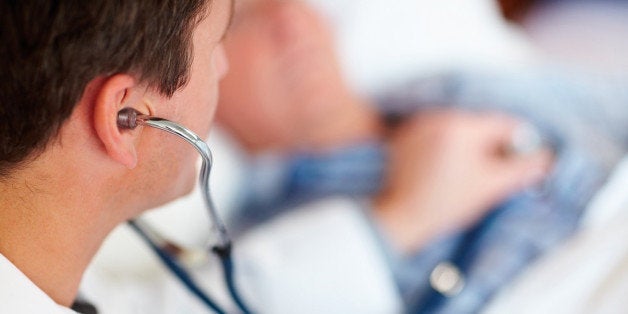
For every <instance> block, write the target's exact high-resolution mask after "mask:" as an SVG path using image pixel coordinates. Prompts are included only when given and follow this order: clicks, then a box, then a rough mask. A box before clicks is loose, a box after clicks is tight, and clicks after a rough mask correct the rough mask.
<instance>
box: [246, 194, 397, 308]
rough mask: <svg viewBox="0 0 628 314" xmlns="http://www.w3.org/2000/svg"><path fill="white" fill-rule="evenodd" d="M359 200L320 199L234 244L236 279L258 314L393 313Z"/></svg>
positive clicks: (393, 299) (391, 290)
mask: <svg viewBox="0 0 628 314" xmlns="http://www.w3.org/2000/svg"><path fill="white" fill-rule="evenodd" d="M362 210H363V209H362V208H361V206H360V203H359V202H357V201H355V200H353V199H350V198H334V199H328V200H325V201H321V202H318V203H315V204H312V205H309V206H307V207H305V208H302V209H300V210H297V211H295V212H292V213H290V214H288V215H286V216H284V217H281V218H280V219H278V220H275V221H273V222H271V223H269V224H267V225H265V226H263V227H261V228H259V229H257V230H255V231H253V232H251V233H250V234H248V235H247V236H246V237H245V238H244V239H242V241H240V242H237V243H236V247H235V248H236V250H235V253H234V254H235V258H236V263H237V264H236V265H237V274H236V276H237V282H238V285H239V287H240V289H241V290H242V291H243V292H244V296H245V299H246V300H247V301H248V302H249V303H250V304H251V306H252V307H253V308H254V309H255V311H256V312H259V313H399V312H401V311H402V305H401V304H402V301H401V298H400V296H399V294H398V292H397V288H396V286H395V283H394V280H393V277H392V274H391V271H390V269H389V267H388V265H387V262H386V257H385V255H384V253H383V252H384V251H383V250H382V248H381V247H380V246H379V242H378V240H377V238H376V235H375V234H374V232H373V230H372V228H371V226H370V225H369V223H368V221H367V219H366V217H365V215H364V213H363V212H362Z"/></svg>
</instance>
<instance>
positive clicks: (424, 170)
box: [374, 110, 552, 252]
mask: <svg viewBox="0 0 628 314" xmlns="http://www.w3.org/2000/svg"><path fill="white" fill-rule="evenodd" d="M519 126H521V123H519V122H517V121H516V120H514V119H512V118H509V117H506V116H504V115H499V114H488V113H470V112H463V111H454V110H447V111H434V112H424V113H420V114H419V115H418V116H417V117H415V118H413V119H411V120H410V121H407V122H406V123H405V124H404V125H402V126H400V128H399V129H397V130H396V131H395V132H394V134H392V138H391V139H390V145H391V147H390V149H391V160H390V162H389V164H390V166H389V167H390V168H389V169H388V178H387V182H386V185H385V189H384V191H383V192H382V193H381V194H380V195H379V196H378V197H377V198H376V199H375V202H374V204H375V217H376V219H377V221H378V223H379V224H380V226H381V228H382V229H383V231H384V233H385V234H386V235H387V237H388V238H389V240H390V241H391V242H392V244H393V246H395V247H396V249H398V251H400V252H411V251H414V250H417V249H420V248H421V247H422V246H423V245H425V244H426V243H428V242H429V241H431V240H433V239H434V238H436V237H438V236H442V235H444V234H446V233H448V232H452V231H455V230H457V229H460V228H464V227H468V226H469V225H471V224H472V223H475V222H476V221H477V220H479V219H480V218H481V217H482V216H483V215H485V214H486V213H487V211H488V210H490V209H491V208H492V207H493V206H494V205H496V204H497V203H498V202H500V201H503V200H504V199H505V198H507V197H508V196H509V195H511V194H512V193H514V192H517V191H519V190H521V189H523V188H525V187H527V186H529V185H532V184H534V183H536V182H538V181H540V180H541V179H542V178H543V177H544V175H545V174H546V173H547V172H548V170H549V168H550V166H551V161H552V154H551V153H550V152H549V151H548V150H545V149H540V150H538V151H535V152H530V153H527V154H525V155H517V154H513V153H508V150H507V148H508V147H509V145H510V144H511V143H512V138H513V132H515V130H516V129H517V127H519Z"/></svg>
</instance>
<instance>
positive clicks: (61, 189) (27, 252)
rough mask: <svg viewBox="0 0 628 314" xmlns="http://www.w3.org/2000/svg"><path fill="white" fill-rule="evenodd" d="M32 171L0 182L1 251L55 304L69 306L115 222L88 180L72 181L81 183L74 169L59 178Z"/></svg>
mask: <svg viewBox="0 0 628 314" xmlns="http://www.w3.org/2000/svg"><path fill="white" fill-rule="evenodd" d="M36 169H37V167H34V168H29V169H28V170H22V171H20V173H19V174H18V175H17V176H13V177H12V178H9V179H8V180H4V181H0V217H1V219H0V252H1V253H2V254H3V255H4V256H5V257H6V258H7V259H9V260H10V261H11V262H12V263H13V264H14V265H15V266H16V267H17V268H19V269H20V270H21V271H22V272H23V273H24V274H25V275H26V276H27V277H28V278H29V279H30V280H31V281H33V283H35V284H36V285H37V286H38V287H39V288H40V289H42V290H43V291H44V292H45V293H47V294H48V295H49V296H50V297H51V298H52V299H53V300H54V301H55V302H57V303H58V304H60V305H64V306H69V305H70V304H72V302H73V300H74V298H75V296H76V293H77V290H78V286H79V284H80V281H81V277H82V275H83V272H84V271H85V269H86V268H87V266H88V264H89V262H90V260H91V259H92V257H93V256H94V254H96V251H97V250H98V248H99V246H100V244H101V243H102V241H103V240H104V238H105V236H106V235H107V233H108V232H109V231H110V230H112V229H113V228H114V227H115V223H113V221H112V219H111V218H110V217H106V216H105V215H104V214H105V213H107V211H106V210H104V209H103V208H101V207H100V206H102V204H104V203H105V202H103V199H102V198H97V197H96V196H97V194H98V193H99V191H94V190H89V188H87V187H89V186H90V185H91V183H93V182H90V184H87V183H88V182H87V181H85V182H82V183H85V184H82V183H79V182H72V181H77V180H82V179H83V178H82V176H81V175H77V173H76V172H77V170H76V169H74V171H71V170H70V169H63V170H64V171H65V172H66V174H65V175H63V176H60V177H57V175H58V174H59V173H50V172H49V171H46V172H44V171H37V170H36ZM43 169H46V168H43ZM48 169H52V168H48ZM55 178H60V179H55ZM78 189H80V190H78Z"/></svg>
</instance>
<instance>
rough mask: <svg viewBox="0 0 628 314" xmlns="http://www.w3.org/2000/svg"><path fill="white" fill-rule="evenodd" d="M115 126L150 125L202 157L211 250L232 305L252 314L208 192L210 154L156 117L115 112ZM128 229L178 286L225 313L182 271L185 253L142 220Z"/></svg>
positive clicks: (197, 141) (191, 135) (185, 132)
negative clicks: (213, 239)
mask: <svg viewBox="0 0 628 314" xmlns="http://www.w3.org/2000/svg"><path fill="white" fill-rule="evenodd" d="M117 124H118V127H119V128H122V129H129V130H133V129H135V128H136V127H137V126H139V125H146V126H150V127H153V128H156V129H159V130H163V131H166V132H168V133H171V134H174V135H176V136H178V137H180V138H182V139H184V140H185V141H187V142H188V143H190V144H191V145H192V146H194V148H195V149H196V150H197V151H198V152H199V154H200V155H201V157H202V165H201V171H200V176H199V183H200V188H201V191H202V195H203V201H204V202H205V205H206V208H207V211H208V212H209V216H210V218H211V222H210V223H211V226H210V231H211V232H213V233H214V234H215V236H216V239H217V241H216V243H215V244H214V245H212V246H211V251H212V252H213V253H214V254H215V255H216V256H217V257H218V258H219V260H220V261H221V264H222V268H223V275H224V280H225V285H226V287H227V290H228V291H229V295H230V296H231V298H232V299H233V302H234V303H235V304H236V305H237V307H238V308H239V309H240V310H241V311H242V312H243V313H251V311H250V310H249V309H248V307H247V306H246V304H245V303H244V301H243V300H242V298H241V297H240V295H239V293H238V291H237V289H236V286H235V280H234V278H233V274H234V269H233V268H234V267H233V260H232V258H231V248H232V246H231V240H230V239H229V236H228V234H227V229H226V228H225V225H224V223H223V222H222V220H221V219H220V216H218V213H217V212H216V209H215V208H216V207H215V206H214V203H213V201H212V198H211V194H210V190H209V174H210V172H211V167H212V163H213V158H212V153H211V151H210V149H209V146H208V145H207V143H205V141H203V139H201V138H200V137H199V136H198V135H196V134H195V133H194V132H192V131H190V130H189V129H188V128H186V127H184V126H182V125H180V124H178V123H175V122H172V121H169V120H166V119H162V118H158V117H153V116H149V115H145V114H142V113H141V112H139V111H137V110H135V109H133V108H124V109H122V110H120V111H119V112H118V119H117ZM129 224H130V226H131V227H132V228H133V229H134V230H135V231H136V232H137V233H138V234H139V235H140V237H141V238H142V239H143V240H144V241H145V242H146V243H147V244H148V246H149V247H150V248H151V249H152V250H153V251H154V253H155V254H156V255H157V256H158V257H159V259H160V260H161V262H162V263H163V264H164V265H165V266H166V267H167V268H168V269H169V270H170V271H171V272H172V273H173V274H174V275H175V276H176V277H177V278H178V279H179V280H180V281H181V283H182V284H183V285H184V286H185V287H186V288H187V289H188V290H189V291H190V292H191V293H192V294H193V295H194V296H196V297H197V298H198V299H199V300H200V301H201V302H202V303H203V304H205V305H206V306H207V307H208V308H210V309H212V310H213V311H214V312H216V313H227V312H226V311H225V310H224V309H223V308H222V307H221V306H219V305H218V304H217V303H216V302H215V301H214V299H212V298H211V297H210V296H209V295H208V294H207V293H206V292H204V291H203V289H201V288H200V287H199V285H198V284H197V283H196V282H195V281H194V279H193V278H192V276H191V275H190V274H189V272H188V271H187V270H186V269H185V267H184V266H183V264H185V263H184V262H182V261H181V256H182V255H183V254H181V253H186V252H185V249H182V248H180V247H178V246H176V245H174V244H173V243H171V242H169V241H167V240H166V239H165V238H163V237H161V236H160V235H159V233H157V232H156V231H155V230H153V229H152V228H151V227H150V226H149V225H148V224H147V223H145V222H143V221H141V220H131V221H129Z"/></svg>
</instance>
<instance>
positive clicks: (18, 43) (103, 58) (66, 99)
mask: <svg viewBox="0 0 628 314" xmlns="http://www.w3.org/2000/svg"><path fill="white" fill-rule="evenodd" d="M210 2H211V0H184V1H181V0H89V1H84V0H57V1H33V0H0V43H1V44H0V71H1V72H0V175H6V174H8V172H9V170H10V169H12V168H13V167H15V166H16V165H18V164H19V163H20V162H22V161H23V160H24V159H25V158H26V157H28V156H29V155H30V154H32V153H34V152H36V151H38V150H41V149H43V148H44V147H45V145H46V143H47V142H48V141H49V140H50V138H51V137H53V136H54V135H55V134H56V133H57V132H58V130H59V127H60V126H61V125H62V123H63V122H64V121H65V120H66V119H67V118H68V117H69V116H70V114H71V113H72V110H73V108H74V106H75V104H76V103H77V102H78V100H79V99H80V97H81V96H82V93H83V91H84V89H85V87H86V85H87V83H89V82H90V81H91V80H92V79H94V78H96V77H98V76H102V75H111V74H115V73H129V74H132V75H134V76H135V77H136V78H137V79H138V80H139V81H140V82H144V83H146V84H147V85H148V86H149V87H152V88H155V89H156V90H158V91H159V92H160V93H162V94H164V95H166V96H172V94H173V93H174V92H175V91H176V90H177V89H179V88H180V87H182V86H183V85H184V84H185V83H186V82H187V80H188V76H189V73H188V72H189V68H190V64H191V46H192V43H191V37H192V31H193V29H194V27H195V25H196V24H197V23H198V22H199V21H200V20H201V19H202V18H204V15H205V11H206V10H208V9H209V5H210Z"/></svg>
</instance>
